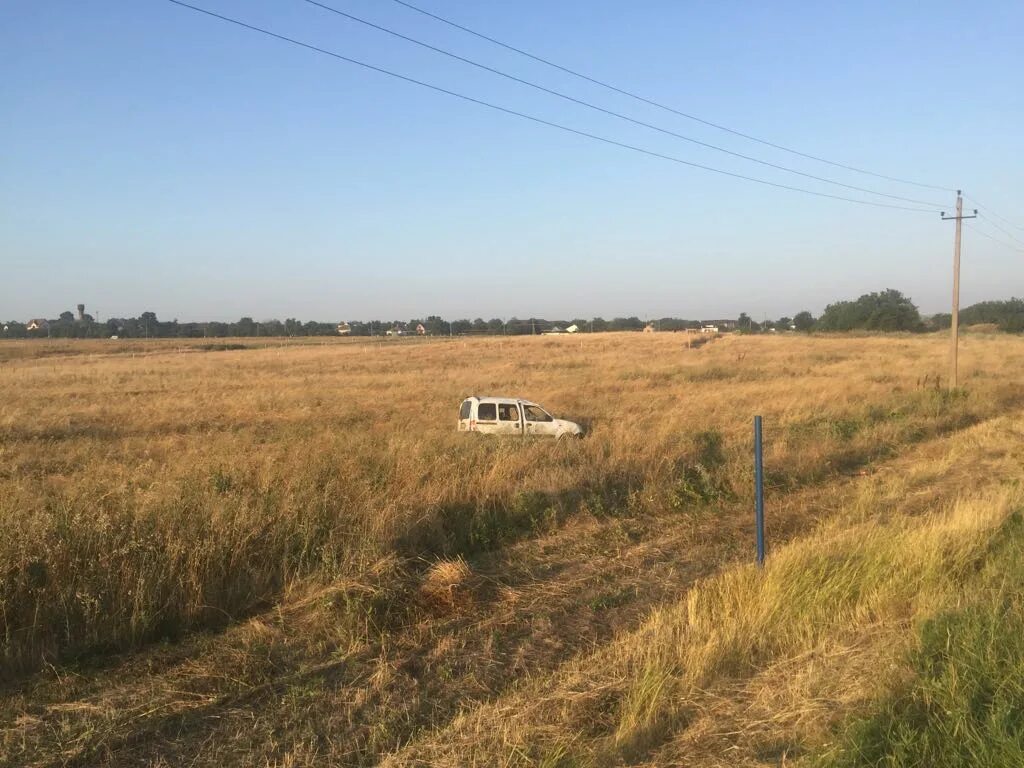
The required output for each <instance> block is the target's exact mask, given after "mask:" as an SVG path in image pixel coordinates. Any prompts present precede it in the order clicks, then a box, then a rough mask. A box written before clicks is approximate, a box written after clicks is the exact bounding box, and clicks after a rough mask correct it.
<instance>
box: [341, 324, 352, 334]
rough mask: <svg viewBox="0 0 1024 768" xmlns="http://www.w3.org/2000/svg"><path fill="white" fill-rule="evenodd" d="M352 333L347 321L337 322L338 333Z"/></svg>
mask: <svg viewBox="0 0 1024 768" xmlns="http://www.w3.org/2000/svg"><path fill="white" fill-rule="evenodd" d="M351 333H352V326H351V325H349V324H348V323H338V335H339V336H348V335H349V334H351Z"/></svg>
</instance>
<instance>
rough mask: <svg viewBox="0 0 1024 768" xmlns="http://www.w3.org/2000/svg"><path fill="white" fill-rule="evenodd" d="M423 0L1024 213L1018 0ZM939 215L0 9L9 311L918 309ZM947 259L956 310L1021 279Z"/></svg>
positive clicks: (306, 25)
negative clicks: (875, 301)
mask: <svg viewBox="0 0 1024 768" xmlns="http://www.w3.org/2000/svg"><path fill="white" fill-rule="evenodd" d="M194 2H195V4H197V5H203V6H205V7H207V8H210V9H212V10H217V11H219V12H221V13H224V14H227V15H232V16H236V17H239V18H243V19H245V20H247V21H250V22H251V23H254V24H259V25H263V26H267V27H270V28H272V29H274V30H275V31H278V32H280V33H282V34H287V35H291V36H294V37H298V38H301V39H302V40H305V41H308V42H310V43H312V44H316V45H319V46H323V47H326V48H330V49H332V50H335V51H338V52H340V53H344V54H347V55H350V56H353V57H356V58H361V59H364V60H367V61H370V62H372V63H375V64H378V65H381V66H384V67H388V68H392V69H395V70H398V71H401V72H404V73H408V74H411V75H414V76H416V77H418V78H421V79H424V80H429V81H430V82H434V83H437V84H439V85H443V86H446V87H449V88H452V89H455V90H459V91H462V92H464V93H466V94H469V95H472V96H475V97H480V98H484V99H488V100H492V101H495V102H497V103H500V104H502V105H506V106H509V107H512V108H516V109H520V110H524V111H528V112H530V113H533V114H537V115H539V116H543V117H545V118H547V119H551V120H555V121H558V122H563V123H566V124H568V125H571V126H574V127H577V128H580V129H583V130H588V131H591V132H595V133H600V134H602V135H606V136H608V137H610V138H615V139H617V140H621V141H626V142H632V143H636V144H639V145H642V146H644V147H647V148H650V149H652V150H654V151H659V152H664V153H668V154H673V155H678V156H680V157H683V158H686V159H689V160H692V161H694V162H700V163H705V164H711V165H716V166H719V167H721V168H723V169H727V170H731V171H736V172H740V173H747V174H750V175H754V176H760V177H763V178H768V179H772V180H775V181H778V182H781V183H791V184H796V185H807V186H813V187H814V188H815V189H821V190H823V191H835V192H840V193H841V194H842V191H841V190H837V189H830V188H829V187H826V186H823V185H820V184H817V183H815V182H811V181H808V180H801V179H798V178H797V177H793V176H790V175H788V174H784V173H780V172H777V171H773V170H771V169H766V168H762V167H758V166H755V165H751V164H749V163H745V162H742V161H739V160H736V159H733V158H729V157H726V156H723V155H720V154H718V153H714V152H711V151H707V150H703V149H701V148H699V147H695V146H692V145H689V144H686V143H684V142H680V141H678V140H676V139H673V138H671V137H667V136H662V135H658V134H655V133H652V132H650V131H647V130H644V129H642V128H638V127H635V126H629V125H627V124H625V123H622V122H620V121H617V120H614V119H612V118H608V117H604V116H601V115H597V114H594V113H592V112H590V111H589V110H586V109H584V108H582V107H577V106H574V105H570V104H567V103H564V102H562V101H560V100H558V99H555V98H553V97H550V96H546V95H544V94H540V93H536V92H534V91H531V90H530V89H527V88H524V87H522V86H518V85H515V84H512V83H509V82H506V81H503V80H500V79H498V78H495V77H494V76H492V75H488V74H486V73H482V72H478V71H474V70H472V69H470V68H468V67H466V66H465V65H462V64H459V63H458V62H453V61H449V60H445V59H443V58H441V57H438V56H437V55H435V54H432V53H429V52H426V51H422V50H418V49H415V48H413V47H411V46H409V45H408V44H407V43H402V42H400V41H397V40H393V39H391V38H388V37H386V36H384V35H382V34H380V33H379V32H375V31H373V30H370V29H366V28H363V27H360V26H358V25H356V24H353V23H351V22H349V21H346V20H344V19H341V18H338V17H336V16H333V15H331V14H327V13H325V12H323V11H322V10H319V9H317V8H315V7H312V6H310V5H308V4H307V3H305V2H301V0H251V1H250V2H242V0H194ZM326 2H328V3H330V4H333V5H335V6H337V7H338V8H341V9H344V10H346V11H349V12H351V13H354V14H357V15H361V16H364V17H367V18H370V19H372V20H374V21H376V22H378V23H381V24H384V25H387V26H391V27H394V28H396V29H399V30H401V31H403V32H405V33H406V34H409V35H412V36H415V37H419V38H422V39H425V40H428V41H430V42H432V43H434V44H437V45H440V46H442V47H446V48H450V49H452V50H455V51H458V52H459V53H461V54H462V55H465V56H468V57H471V58H475V59H479V60H481V61H485V62H487V63H488V64H490V65H492V66H495V67H498V68H501V69H506V70H508V71H512V72H514V73H516V74H518V75H520V76H522V77H526V78H528V79H533V80H537V81H541V82H543V83H544V84H545V85H547V86H549V87H552V88H556V89H561V90H566V91H570V92H571V93H573V94H574V95H576V96H578V97H579V98H583V99H588V100H592V101H597V102H599V103H600V104H602V105H604V106H606V107H608V108H611V109H617V110H623V111H629V113H630V114H632V115H635V116H636V117H637V118H639V119H642V120H647V121H650V122H656V123H658V124H659V125H664V126H665V127H667V128H669V129H671V130H674V131H677V132H680V133H685V134H687V135H690V136H693V137H695V138H698V139H701V140H704V141H710V142H714V143H720V144H722V145H724V146H727V147H729V148H730V149H733V150H736V151H740V152H745V153H752V154H756V155H758V156H760V157H763V158H764V159H766V160H770V161H773V162H777V163H781V164H785V165H792V166H795V167H798V168H800V169H802V170H805V171H808V172H811V173H816V174H821V175H827V176H831V177H834V178H836V179H839V180H842V181H845V182H847V183H851V184H856V185H861V186H868V187H874V188H878V189H883V190H884V191H888V192H891V193H894V194H903V195H907V196H909V197H922V198H923V199H929V200H932V199H933V200H935V202H937V203H940V204H942V207H944V208H946V209H947V210H951V209H952V207H953V196H952V194H948V193H942V192H935V191H931V190H923V189H916V188H914V187H905V186H900V185H894V184H888V183H886V182H882V181H879V180H876V179H871V178H869V177H863V176H858V175H856V174H851V173H846V172H842V171H839V170H838V169H835V168H829V167H827V166H822V165H819V164H816V163H812V162H808V161H803V160H800V159H799V158H796V157H793V156H790V155H786V154H784V153H780V152H776V151H774V150H770V149H768V148H766V147H763V146H759V145H757V144H752V143H749V142H746V141H744V140H742V139H739V138H737V137H734V136H729V135H727V134H723V133H720V132H718V131H715V130H712V129H709V128H707V127H705V126H701V125H698V124H696V123H692V122H690V121H687V120H685V119H683V118H678V117H673V116H672V115H669V114H666V113H664V112H660V111H658V110H655V109H652V108H647V107H643V106H642V105H639V104H636V103H635V102H632V101H630V100H628V99H625V98H622V97H619V96H616V95H614V94H610V93H608V92H605V91H602V90H601V89H599V88H597V87H594V86H590V85H587V84H585V83H582V82H579V81H577V80H575V79H573V78H571V77H569V76H567V75H564V74H561V73H558V72H555V71H553V70H549V69H547V68H544V67H542V66H540V65H538V64H536V63H534V62H530V61H528V60H525V59H522V58H520V57H517V56H515V55H513V54H511V53H509V52H508V51H503V50H501V49H498V48H495V47H493V46H490V45H488V44H486V43H484V42H482V41H480V40H476V39H474V38H471V37H468V36H466V35H464V34H462V33H458V32H457V31H455V30H452V29H450V28H446V27H444V26H443V25H440V24H438V23H436V22H433V21H431V20H429V19H427V18H425V17H423V16H420V15H418V14H416V13H413V12H411V11H409V10H407V9H404V8H402V7H400V6H398V5H396V4H395V3H393V2H391V1H390V0H326ZM418 3H419V4H420V5H422V6H424V7H426V8H428V9H430V10H432V11H435V12H437V13H440V14H442V15H446V16H448V17H450V18H453V19H455V20H457V21H459V22H461V23H464V24H466V25H468V26H471V27H474V28H476V29H479V30H480V31H483V32H486V33H488V34H491V35H493V36H496V37H499V38H501V39H504V40H507V41H508V42H510V43H514V44H517V45H520V46H522V47H525V48H527V49H529V50H531V51H533V52H535V53H538V54H540V55H543V56H546V57H548V58H552V59H554V60H556V61H558V62H561V63H564V64H566V65H568V66H571V67H573V68H577V69H579V70H582V71H584V72H587V73H589V74H592V75H593V76H595V77H598V78H601V79H606V80H608V81H611V82H613V83H615V84H618V85H620V86H623V87H625V88H628V89H631V90H635V91H638V92H640V93H642V94H644V95H647V96H649V97H651V98H654V99H657V100H659V101H661V102H664V103H667V104H670V105H673V106H676V107H678V108H680V109H682V110H684V111H687V112H690V113H693V114H696V115H700V116H702V117H704V118H706V119H709V120H712V121H715V122H719V123H722V124H725V125H728V126H730V127H734V128H736V129H739V130H742V131H745V132H748V133H753V134H756V135H758V136H761V137H764V138H766V139H769V140H772V141H776V142H779V143H783V144H786V145H788V146H792V147H796V148H798V149H801V150H803V151H806V152H809V153H813V154H817V155H822V156H826V157H829V158H834V159H836V160H840V161H842V162H846V163H850V164H853V165H858V166H861V167H866V168H870V169H873V170H877V171H880V172H882V173H887V174H891V175H895V176H903V177H910V178H914V179H920V180H924V181H929V182H932V183H935V184H939V185H943V186H951V187H957V186H960V187H963V188H964V189H965V190H966V191H967V193H968V194H970V193H971V192H973V193H974V194H976V195H977V197H978V198H979V199H980V200H981V202H982V204H984V205H987V206H991V207H992V208H993V209H994V210H995V211H996V212H997V213H1000V214H1002V215H1003V216H1006V217H1008V218H1010V219H1013V220H1015V221H1016V222H1017V223H1018V224H1024V187H1022V182H1024V44H1022V40H1024V4H1021V3H1020V2H1019V0H1006V1H1005V2H1000V1H993V2H988V3H984V4H982V5H980V6H979V5H977V4H973V5H972V4H970V3H963V2H933V3H927V4H921V3H893V2H889V1H882V0H873V1H871V2H862V3H817V4H814V3H806V2H780V3H754V2H748V3H736V2H667V1H661V2H653V1H651V2H639V3H623V2H620V1H619V0H615V1H614V2H613V1H612V0H588V1H587V2H584V1H583V0H567V1H566V2H560V3H551V2H542V1H541V0H521V1H519V2H514V3H512V2H496V1H493V0H492V1H490V2H456V0H418ZM853 194H856V193H853ZM977 223H978V226H979V227H981V228H984V229H985V230H986V231H988V232H990V233H991V234H993V235H995V236H997V237H999V238H1001V239H1003V240H1008V238H1007V237H1006V236H1005V235H1003V234H1001V233H1000V232H998V231H997V230H995V229H994V228H992V227H991V226H990V225H989V224H988V223H987V222H984V221H979V222H977ZM952 226H953V225H952V223H951V222H945V223H944V222H941V221H939V220H938V216H937V215H933V214H929V213H910V212H903V211H895V210H885V209H878V208H871V207H867V206H858V205H852V204H848V203H842V202H838V201H830V200H824V199H819V198H813V197H807V196H804V195H799V194H796V193H791V192H786V191H781V190H775V189H769V188H764V187H761V186H758V185H754V184H749V183H746V182H741V181H736V180H733V179H728V178H724V177H720V176H716V175H713V174H709V173H706V172H703V171H699V170H695V169H689V168H685V167H682V166H678V165H675V164H672V163H668V162H664V161H661V160H657V159H653V158H649V157H643V156H640V155H636V154H634V153H631V152H627V151H625V150H621V149H617V148H614V147H609V146H604V145H600V144H597V143H594V142H591V141H589V140H587V139H584V138H579V137H576V136H571V135H568V134H564V133H561V132H558V131H555V130H552V129H549V128H545V127H543V126H538V125H534V124H530V123H527V122H524V121H521V120H519V119H516V118H513V117H508V116H505V115H501V114H497V113H494V112H492V111H489V110H486V109H484V108H481V107H478V106H475V105H472V104H467V103H462V102H459V101H456V100H454V99H451V98H449V97H445V96H442V95H438V94H435V93H431V92H427V91H424V90H422V89H420V88H417V87H415V86H412V85H409V84H406V83H402V82H398V81H394V80H392V79H389V78H387V77H384V76H381V75H377V74H374V73H371V72H367V71H364V70H361V69H359V68H356V67H353V66H351V65H348V64H344V63H342V62H338V61H335V60H332V59H329V58H327V57H323V56H319V55H316V54H313V53H310V52H308V51H305V50H301V49H298V48H295V47H292V46H289V45H286V44H283V43H280V42H276V41H274V40H270V39H267V38H265V37H262V36H258V35H255V34H253V33H250V32H247V31H245V30H242V29H239V28H236V27H232V26H229V25H227V24H224V23H223V22H219V21H216V20H214V19H210V18H205V17H201V16H199V15H197V14H195V13H193V12H191V11H187V10H184V9H182V8H180V7H176V6H174V5H172V4H170V3H168V2H166V0H132V1H131V2H128V1H126V0H125V1H122V2H114V1H113V0H93V1H91V2H79V1H78V0H51V1H50V2H7V3H3V4H0V319H25V318H28V317H33V316H39V315H46V316H51V317H52V316H55V315H56V314H58V313H59V312H60V311H61V310H64V309H68V308H72V307H73V305H74V304H76V303H78V302H79V301H81V302H85V303H86V305H87V307H88V309H89V310H92V311H96V312H98V313H99V314H100V316H101V317H109V316H127V315H136V314H138V313H140V312H142V311H145V310H153V311H155V312H156V313H157V314H158V315H159V316H160V317H161V318H164V319H170V318H173V317H178V318H180V319H182V320H187V319H235V318H238V317H239V316H241V315H250V316H253V317H255V318H257V319H261V318H270V317H281V318H283V317H286V316H297V317H299V318H302V319H311V318H315V319H321V320H337V319H342V318H346V319H358V318H369V317H377V318H390V317H410V316H418V315H426V314H442V315H445V316H466V317H476V316H483V317H485V318H487V317H493V316H498V317H501V316H505V317H507V316H510V315H518V316H520V317H527V316H530V315H537V316H561V317H570V316H585V317H590V316H593V315H603V316H605V317H611V316H615V315H639V316H641V317H644V316H660V315H676V316H684V317H690V318H700V317H712V316H714V317H718V316H735V315H737V314H738V313H739V312H741V311H745V312H748V313H749V314H751V315H753V316H755V317H760V316H762V315H763V314H767V315H768V316H769V317H771V316H779V315H782V314H789V315H791V314H793V313H795V312H797V311H798V310H801V309H810V310H812V311H813V312H815V313H817V312H818V311H820V310H821V308H822V307H823V306H824V305H825V304H826V303H828V302H829V301H831V300H833V299H837V298H844V297H856V296H857V295H859V294H860V293H863V292H866V291H870V290H880V289H884V288H887V287H894V288H899V289H901V290H903V291H904V292H905V293H907V294H909V295H910V296H912V297H913V298H914V299H915V301H916V302H917V303H918V304H919V306H920V307H921V309H922V310H923V311H925V312H934V311H942V310H944V309H946V308H947V305H948V301H949V298H948V297H949V291H950V282H951V279H950V266H951V249H952V234H953V229H952ZM1004 226H1005V225H1004ZM1011 231H1013V232H1014V233H1015V234H1016V235H1017V236H1019V237H1021V238H1022V239H1024V230H1011ZM964 248H965V251H964V266H963V289H962V298H963V301H964V303H965V304H969V303H971V302H974V301H978V300H981V299H986V298H1005V297H1009V296H1010V295H1012V294H1017V295H1020V294H1024V254H1022V253H1020V252H1016V253H1015V252H1012V251H1010V250H1008V249H1006V248H1002V247H1000V246H998V245H996V244H995V243H993V242H991V241H989V240H985V239H983V238H981V237H979V236H978V235H977V234H975V233H974V232H973V231H972V230H969V229H967V230H965V246H964Z"/></svg>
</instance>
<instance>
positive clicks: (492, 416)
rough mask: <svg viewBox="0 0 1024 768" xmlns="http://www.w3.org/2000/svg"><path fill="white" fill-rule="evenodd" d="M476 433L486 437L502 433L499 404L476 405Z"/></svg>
mask: <svg viewBox="0 0 1024 768" xmlns="http://www.w3.org/2000/svg"><path fill="white" fill-rule="evenodd" d="M476 431H477V432H481V433H483V434H485V435H496V434H499V433H500V427H499V425H498V405H497V403H477V404H476Z"/></svg>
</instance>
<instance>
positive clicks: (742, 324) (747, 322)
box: [736, 312, 754, 333]
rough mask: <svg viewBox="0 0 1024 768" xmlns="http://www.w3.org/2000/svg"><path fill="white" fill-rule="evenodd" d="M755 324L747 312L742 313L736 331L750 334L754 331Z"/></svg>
mask: <svg viewBox="0 0 1024 768" xmlns="http://www.w3.org/2000/svg"><path fill="white" fill-rule="evenodd" d="M753 322H754V321H753V320H751V319H750V315H748V314H747V313H746V312H740V316H739V318H738V319H737V320H736V329H737V330H738V331H740V332H741V333H743V332H747V333H749V332H750V331H752V330H753V328H752V325H753Z"/></svg>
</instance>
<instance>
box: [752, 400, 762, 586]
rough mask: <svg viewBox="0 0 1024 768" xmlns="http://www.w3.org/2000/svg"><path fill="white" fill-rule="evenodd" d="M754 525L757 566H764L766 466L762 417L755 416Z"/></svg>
mask: <svg viewBox="0 0 1024 768" xmlns="http://www.w3.org/2000/svg"><path fill="white" fill-rule="evenodd" d="M754 495H755V502H754V527H755V528H756V531H757V567H758V568H763V567H764V466H763V461H762V452H761V417H760V416H755V417H754Z"/></svg>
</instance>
